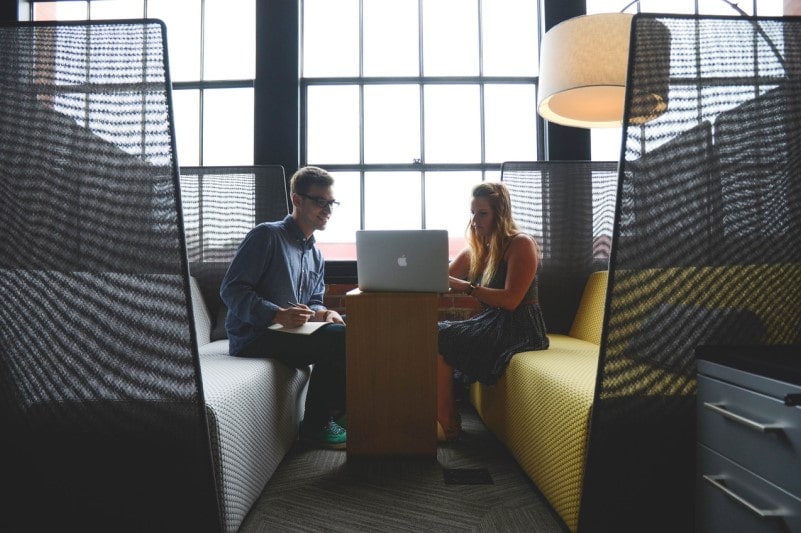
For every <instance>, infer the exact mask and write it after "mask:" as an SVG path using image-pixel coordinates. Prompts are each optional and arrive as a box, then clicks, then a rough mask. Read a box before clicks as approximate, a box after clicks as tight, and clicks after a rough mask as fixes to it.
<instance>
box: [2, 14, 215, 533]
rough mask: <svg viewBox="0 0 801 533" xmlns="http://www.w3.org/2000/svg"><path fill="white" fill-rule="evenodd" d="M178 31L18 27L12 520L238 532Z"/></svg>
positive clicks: (11, 158)
mask: <svg viewBox="0 0 801 533" xmlns="http://www.w3.org/2000/svg"><path fill="white" fill-rule="evenodd" d="M164 35H165V32H164V27H163V25H162V24H161V23H160V22H157V21H141V20H140V21H132V22H130V23H126V22H120V21H117V22H107V23H106V22H93V23H84V22H81V23H62V24H51V23H35V24H16V25H3V26H0V50H2V54H0V102H3V112H2V114H0V227H2V228H3V230H2V232H0V424H2V426H1V427H2V429H0V431H2V433H3V438H2V439H0V441H1V442H2V444H0V460H2V468H0V469H2V471H3V480H4V483H5V484H6V487H7V489H8V490H6V491H5V494H6V495H8V494H11V495H12V497H11V499H10V500H9V499H6V498H4V500H3V504H4V507H3V510H2V512H1V513H0V526H3V525H4V524H5V525H6V526H8V527H5V528H4V527H0V529H4V530H7V531H16V530H21V529H25V530H28V529H31V530H64V529H75V530H82V531H90V530H96V529H97V530H99V529H104V530H128V529H130V530H138V531H143V530H147V531H157V530H173V531H176V530H192V531H204V530H211V531H213V530H218V529H219V528H220V518H219V505H218V501H217V497H216V490H215V486H214V477H213V470H212V464H211V454H210V450H209V440H208V430H207V426H206V419H205V410H204V403H203V398H202V389H201V387H200V375H199V368H198V355H197V346H196V342H195V339H194V329H193V328H192V322H191V304H190V300H189V284H188V277H187V274H188V265H187V261H186V252H185V243H184V236H183V227H182V220H181V216H180V203H179V195H178V186H179V184H178V180H177V177H178V174H177V167H176V164H175V153H174V146H175V142H174V138H173V128H172V114H171V102H170V91H169V87H170V84H169V78H168V69H167V57H166V52H165V50H166V45H165V36H164ZM6 505H7V506H8V507H6Z"/></svg>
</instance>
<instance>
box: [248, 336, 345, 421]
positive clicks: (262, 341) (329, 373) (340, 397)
mask: <svg viewBox="0 0 801 533" xmlns="http://www.w3.org/2000/svg"><path fill="white" fill-rule="evenodd" d="M238 356H239V357H268V358H270V359H276V360H278V361H281V362H282V363H284V364H285V365H287V366H289V367H292V368H304V367H306V366H308V365H314V367H313V368H312V373H311V378H310V379H309V390H308V392H307V393H306V414H305V417H304V420H305V421H306V422H307V423H309V424H318V425H320V426H322V425H323V424H324V423H325V422H326V421H327V420H328V418H329V417H330V416H331V414H332V413H335V412H342V413H344V412H345V326H344V325H342V324H326V325H325V326H322V327H321V328H320V329H318V330H317V331H315V332H314V333H312V334H311V335H295V334H292V333H281V332H280V331H277V330H268V331H265V332H264V333H263V334H262V335H261V336H259V337H258V338H256V339H254V340H253V341H251V342H250V343H249V344H248V345H247V346H245V348H244V349H243V350H242V352H241V353H239V354H238Z"/></svg>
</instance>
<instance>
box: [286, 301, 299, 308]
mask: <svg viewBox="0 0 801 533" xmlns="http://www.w3.org/2000/svg"><path fill="white" fill-rule="evenodd" d="M287 304H289V305H290V306H292V307H300V304H297V303H295V302H287Z"/></svg>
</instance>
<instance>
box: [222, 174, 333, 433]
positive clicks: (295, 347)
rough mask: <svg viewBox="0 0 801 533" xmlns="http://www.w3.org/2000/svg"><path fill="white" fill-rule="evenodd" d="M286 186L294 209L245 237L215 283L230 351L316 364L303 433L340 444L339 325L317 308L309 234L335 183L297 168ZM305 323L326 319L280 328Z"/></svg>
mask: <svg viewBox="0 0 801 533" xmlns="http://www.w3.org/2000/svg"><path fill="white" fill-rule="evenodd" d="M289 184H290V185H289V186H290V192H291V199H292V214H290V215H287V217H286V218H284V220H281V221H279V222H265V223H262V224H259V225H258V226H256V227H255V228H253V229H252V230H251V231H250V232H249V233H248V234H247V236H245V239H244V240H243V241H242V243H241V244H240V245H239V249H238V250H237V252H236V255H235V256H234V259H233V261H231V265H230V266H229V267H228V272H227V273H226V274H225V278H224V279H223V282H222V285H221V287H220V296H221V297H222V300H223V302H224V303H225V305H226V307H227V308H228V315H227V317H226V320H225V328H226V330H227V332H228V339H229V345H230V347H229V353H230V354H231V355H233V356H236V357H270V358H273V359H277V360H278V361H281V362H282V363H284V364H286V365H288V366H290V367H293V368H303V367H306V366H308V365H314V367H313V369H312V374H311V378H310V380H309V389H308V392H307V395H306V409H305V416H304V420H303V423H302V425H301V436H302V437H304V438H306V439H309V440H313V441H315V442H317V443H318V444H321V445H323V446H326V447H329V448H344V447H345V444H346V441H347V433H346V430H345V428H344V427H343V426H344V424H345V422H344V413H345V325H344V322H343V320H342V317H341V316H340V315H339V313H337V312H336V311H333V310H329V309H326V308H325V306H324V305H323V295H324V293H325V283H324V270H325V261H324V260H323V256H322V253H321V252H320V250H319V248H317V246H315V239H314V232H315V231H316V230H324V229H325V226H326V224H327V223H328V219H329V217H330V216H331V212H332V210H333V208H334V207H335V206H337V205H339V204H338V202H337V201H336V200H334V195H333V190H332V186H333V184H334V180H333V178H332V177H331V175H330V174H329V173H328V172H326V171H325V170H323V169H321V168H318V167H311V166H309V167H304V168H301V169H299V170H298V171H297V172H295V174H294V175H293V176H292V178H291V180H290V182H289ZM310 321H312V322H323V323H325V324H324V325H323V326H322V327H320V328H318V329H317V330H315V331H314V332H313V333H311V334H308V335H301V334H298V335H295V334H291V333H287V332H285V331H281V330H282V329H292V328H297V327H300V326H302V325H304V324H306V323H307V322H310Z"/></svg>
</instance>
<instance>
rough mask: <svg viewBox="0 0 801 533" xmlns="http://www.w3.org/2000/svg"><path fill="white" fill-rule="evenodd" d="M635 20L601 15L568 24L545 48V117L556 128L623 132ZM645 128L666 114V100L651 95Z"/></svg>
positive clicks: (541, 99) (551, 34)
mask: <svg viewBox="0 0 801 533" xmlns="http://www.w3.org/2000/svg"><path fill="white" fill-rule="evenodd" d="M631 21H632V15H631V14H629V13H601V14H596V15H584V16H580V17H575V18H572V19H569V20H566V21H564V22H562V23H561V24H558V25H556V26H554V27H553V28H551V29H550V30H549V31H548V32H547V33H546V34H545V36H544V37H543V39H542V43H541V48H540V85H539V90H538V98H537V110H538V112H539V114H540V115H541V116H542V117H543V118H544V119H546V120H548V121H550V122H555V123H557V124H563V125H565V126H578V127H583V128H598V127H619V126H620V125H621V124H622V122H623V105H624V100H625V94H626V75H627V70H628V57H629V39H630V34H631ZM646 100H647V101H648V102H650V104H649V107H650V109H649V110H648V112H647V113H645V115H642V116H638V117H632V121H633V122H637V123H642V122H645V121H647V120H650V119H651V118H654V117H656V116H658V115H659V114H661V112H663V111H664V109H665V107H666V96H665V95H661V94H659V93H651V94H648V95H647V98H646Z"/></svg>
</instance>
